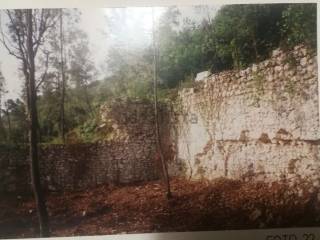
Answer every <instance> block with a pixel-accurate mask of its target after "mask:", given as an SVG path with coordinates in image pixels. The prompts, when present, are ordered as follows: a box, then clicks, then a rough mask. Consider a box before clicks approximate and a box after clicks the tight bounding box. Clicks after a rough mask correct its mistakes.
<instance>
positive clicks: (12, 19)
mask: <svg viewBox="0 0 320 240" xmlns="http://www.w3.org/2000/svg"><path fill="white" fill-rule="evenodd" d="M56 15H57V14H56V10H50V9H39V10H32V9H26V10H6V16H7V18H8V23H7V27H8V33H7V34H5V33H4V32H3V30H2V28H1V40H0V41H1V42H2V44H3V45H4V46H5V48H6V49H7V50H8V52H9V54H11V55H13V56H14V57H16V58H17V59H18V60H19V61H20V63H21V71H22V72H23V74H24V77H25V87H26V95H27V111H28V123H29V150H30V153H29V154H30V170H31V179H32V187H33V193H34V197H35V202H36V206H37V213H38V219H39V228H40V236H41V237H48V236H49V223H48V212H47V207H46V202H45V196H44V193H43V190H42V186H41V181H40V171H39V159H38V139H37V137H38V113H37V86H38V85H39V84H40V83H41V81H43V80H42V79H40V80H39V81H38V82H37V81H36V68H35V59H36V56H37V54H38V53H39V50H40V49H41V47H42V46H43V45H44V42H45V39H46V35H47V34H48V32H50V28H52V27H53V26H54V25H55V23H56Z"/></svg>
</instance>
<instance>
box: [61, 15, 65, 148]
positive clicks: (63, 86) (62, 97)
mask: <svg viewBox="0 0 320 240" xmlns="http://www.w3.org/2000/svg"><path fill="white" fill-rule="evenodd" d="M62 14H63V12H62V9H61V10H60V58H61V78H62V95H61V119H60V121H61V122H60V128H61V129H60V130H61V137H62V141H63V143H65V119H64V99H65V73H64V58H63V41H64V39H63V26H62V24H63V19H62Z"/></svg>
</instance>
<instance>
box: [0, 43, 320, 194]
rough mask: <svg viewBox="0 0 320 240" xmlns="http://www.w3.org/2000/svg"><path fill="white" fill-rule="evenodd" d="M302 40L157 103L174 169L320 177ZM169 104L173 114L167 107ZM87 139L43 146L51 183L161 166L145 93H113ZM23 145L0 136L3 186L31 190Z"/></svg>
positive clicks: (313, 93) (319, 133)
mask: <svg viewBox="0 0 320 240" xmlns="http://www.w3.org/2000/svg"><path fill="white" fill-rule="evenodd" d="M316 59H317V58H316V56H315V55H314V54H313V53H310V52H308V51H307V50H306V49H305V48H304V47H302V46H298V47H296V48H295V49H294V51H292V52H287V53H283V52H281V51H280V50H275V51H274V52H273V54H272V57H271V58H270V59H268V60H265V61H263V62H261V63H259V64H255V65H252V66H251V67H249V68H247V69H245V70H241V71H226V72H222V73H219V74H215V75H211V76H209V77H207V78H205V79H204V80H201V81H198V82H196V83H195V86H194V87H193V88H186V89H183V90H181V91H179V94H178V97H177V99H176V101H171V102H170V103H169V104H168V105H167V106H166V107H165V108H164V105H161V106H160V114H159V115H160V122H161V123H162V124H161V137H162V143H163V149H164V152H165V157H166V159H167V161H168V165H169V171H170V175H171V176H185V177H187V178H194V179H201V178H205V179H214V178H217V177H228V178H240V179H245V180H246V179H258V180H267V181H269V180H275V181H276V180H279V179H308V180H311V181H313V182H314V183H315V184H320V182H319V181H320V177H319V173H320V156H319V154H320V140H319V139H320V129H319V94H318V79H317V77H318V75H317V61H316ZM168 113H169V114H168ZM100 122H101V124H100V126H99V127H98V129H97V130H98V131H99V133H100V134H101V137H102V138H103V139H105V140H104V141H100V142H97V143H91V144H69V145H50V146H41V148H40V168H41V173H42V181H43V182H44V183H45V184H44V186H46V188H47V190H51V191H66V190H82V189H86V188H90V187H94V186H97V185H99V184H104V183H115V184H118V183H131V182H138V181H148V180H154V179H158V178H159V177H160V176H161V171H160V169H161V166H160V159H159V154H158V153H157V151H156V139H155V129H154V108H153V104H152V103H150V102H143V101H132V100H131V101H129V100H120V99H116V100H114V101H112V102H109V103H108V104H105V105H104V106H102V107H101V121H100ZM27 155H28V154H27V150H26V147H21V148H18V147H15V148H10V147H3V146H2V147H1V146H0V192H28V191H29V190H30V184H29V183H30V174H29V166H28V160H27Z"/></svg>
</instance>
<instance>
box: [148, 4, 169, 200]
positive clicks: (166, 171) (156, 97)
mask: <svg viewBox="0 0 320 240" xmlns="http://www.w3.org/2000/svg"><path fill="white" fill-rule="evenodd" d="M152 19H153V21H152V23H153V50H154V52H153V90H154V117H155V130H156V142H157V150H158V152H159V155H160V159H161V164H162V171H163V177H164V181H165V185H166V188H167V198H168V199H169V198H171V197H172V194H171V190H170V180H169V174H168V168H167V164H166V161H165V159H164V155H163V149H162V144H161V138H160V129H159V118H158V91H157V85H158V81H157V74H158V73H157V50H156V43H155V30H154V29H155V27H154V14H153V8H152Z"/></svg>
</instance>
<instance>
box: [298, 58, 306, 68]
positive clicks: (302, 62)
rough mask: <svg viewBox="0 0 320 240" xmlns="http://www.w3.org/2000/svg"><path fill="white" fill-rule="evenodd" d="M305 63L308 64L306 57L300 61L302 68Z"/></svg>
mask: <svg viewBox="0 0 320 240" xmlns="http://www.w3.org/2000/svg"><path fill="white" fill-rule="evenodd" d="M307 63H308V59H307V58H306V57H304V58H302V59H301V60H300V65H301V66H303V67H304V66H306V65H307Z"/></svg>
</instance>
